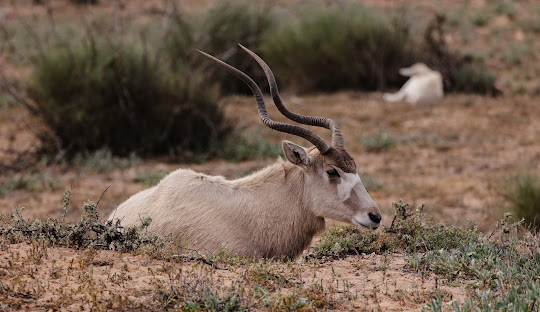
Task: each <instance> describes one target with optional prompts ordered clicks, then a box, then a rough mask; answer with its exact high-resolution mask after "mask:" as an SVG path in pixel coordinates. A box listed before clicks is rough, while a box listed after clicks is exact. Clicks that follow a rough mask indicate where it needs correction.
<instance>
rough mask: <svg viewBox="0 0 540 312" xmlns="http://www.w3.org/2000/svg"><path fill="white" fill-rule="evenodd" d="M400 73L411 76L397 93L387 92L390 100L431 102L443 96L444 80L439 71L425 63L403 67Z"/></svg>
mask: <svg viewBox="0 0 540 312" xmlns="http://www.w3.org/2000/svg"><path fill="white" fill-rule="evenodd" d="M399 73H400V74H401V75H403V76H408V77H411V78H409V80H407V82H406V83H405V84H404V85H403V86H402V87H401V89H400V90H399V91H398V92H396V93H385V94H384V99H385V100H386V101H388V102H397V101H403V100H405V101H407V102H409V103H431V102H436V101H438V100H440V99H442V98H443V96H444V92H443V81H442V76H441V74H440V73H439V72H438V71H435V70H432V69H431V68H429V67H427V66H426V65H425V64H423V63H416V64H414V65H413V66H411V67H406V68H401V69H400V70H399Z"/></svg>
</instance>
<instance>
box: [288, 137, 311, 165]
mask: <svg viewBox="0 0 540 312" xmlns="http://www.w3.org/2000/svg"><path fill="white" fill-rule="evenodd" d="M282 145H283V152H284V153H285V157H286V158H287V160H288V161H290V162H291V163H293V164H295V165H297V166H302V167H307V166H309V164H310V163H311V157H309V155H308V154H307V153H306V150H305V149H304V148H303V147H302V146H300V145H297V144H294V143H293V142H290V141H283V143H282Z"/></svg>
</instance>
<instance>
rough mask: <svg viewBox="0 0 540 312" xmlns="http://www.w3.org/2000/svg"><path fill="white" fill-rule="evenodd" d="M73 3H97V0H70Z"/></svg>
mask: <svg viewBox="0 0 540 312" xmlns="http://www.w3.org/2000/svg"><path fill="white" fill-rule="evenodd" d="M70 1H71V2H73V3H75V4H97V3H98V2H99V1H98V0H70Z"/></svg>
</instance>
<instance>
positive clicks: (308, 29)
mask: <svg viewBox="0 0 540 312" xmlns="http://www.w3.org/2000/svg"><path fill="white" fill-rule="evenodd" d="M280 24H282V25H283V26H282V27H279V28H277V29H275V30H274V31H272V32H271V33H269V35H268V39H267V40H265V41H264V42H263V45H262V51H263V55H264V57H265V58H266V60H267V63H269V64H271V65H272V68H273V69H275V72H276V73H277V77H283V78H281V80H283V79H288V81H287V82H289V83H290V84H292V85H294V86H295V87H297V88H299V89H301V90H317V91H334V90H338V89H347V88H354V89H363V90H374V89H383V88H385V87H386V86H389V85H392V86H397V85H399V84H400V83H401V82H402V81H403V80H402V78H401V77H399V76H398V70H399V68H400V67H402V66H404V65H405V64H412V63H413V62H414V57H413V56H414V53H413V50H412V48H411V47H410V46H409V43H410V40H409V39H410V38H409V33H408V28H407V26H406V25H405V23H404V22H403V21H401V20H399V19H397V18H391V17H388V16H384V15H382V14H380V13H379V12H377V11H374V10H373V9H368V8H366V7H364V6H361V5H353V4H350V5H332V6H325V5H316V6H301V7H300V8H299V12H298V14H297V15H294V16H291V17H290V18H289V19H288V20H285V21H284V22H281V23H280Z"/></svg>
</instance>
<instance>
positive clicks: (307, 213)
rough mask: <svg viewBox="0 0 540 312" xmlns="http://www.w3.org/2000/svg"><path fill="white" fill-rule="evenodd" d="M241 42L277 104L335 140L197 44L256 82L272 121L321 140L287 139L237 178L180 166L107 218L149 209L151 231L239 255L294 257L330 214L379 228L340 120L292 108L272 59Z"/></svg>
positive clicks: (129, 219) (135, 217)
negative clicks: (267, 99) (269, 161)
mask: <svg viewBox="0 0 540 312" xmlns="http://www.w3.org/2000/svg"><path fill="white" fill-rule="evenodd" d="M241 47H242V48H243V49H244V50H245V51H246V52H247V53H249V54H250V55H251V56H252V57H253V58H254V59H255V60H256V61H257V62H258V63H259V65H260V66H261V67H262V68H263V69H264V71H265V74H266V77H267V79H268V82H269V84H270V93H271V95H272V98H273V100H274V103H275V104H276V106H277V107H278V109H279V111H280V112H281V113H282V114H283V115H285V116H286V117H287V118H289V119H291V120H293V121H296V122H298V123H300V124H305V125H310V126H318V127H323V128H326V129H329V130H331V131H332V145H331V146H329V145H328V144H327V143H326V142H325V140H324V139H323V138H321V137H320V136H319V135H317V134H316V133H315V132H313V131H311V130H309V129H307V128H304V127H302V126H298V125H292V124H287V123H281V122H276V121H274V120H272V119H270V117H269V116H268V112H267V110H266V106H265V103H264V99H263V95H262V92H261V90H260V89H259V87H258V86H257V84H255V82H253V80H252V79H251V78H250V77H249V76H247V75H246V74H244V73H243V72H241V71H239V70H238V69H236V68H234V67H232V66H230V65H228V64H226V63H224V62H222V61H220V60H218V59H216V58H214V57H212V56H210V55H208V54H206V53H204V52H201V51H199V52H201V53H202V54H204V55H205V56H207V57H209V58H210V59H212V60H213V61H215V62H216V63H218V64H219V65H221V66H223V67H224V68H225V69H227V70H228V71H230V72H231V73H233V74H234V75H236V76H237V77H239V78H240V79H242V80H243V81H244V82H245V83H246V84H247V85H248V86H249V87H250V88H251V91H252V92H253V94H254V95H255V98H256V102H257V108H258V111H259V115H260V117H261V120H262V122H263V123H264V124H265V125H266V126H268V127H270V128H271V129H274V130H277V131H280V132H285V133H289V134H292V135H296V136H299V137H302V138H304V139H306V140H308V141H309V142H311V143H312V144H314V145H315V146H314V147H311V148H308V149H306V148H303V147H301V146H299V145H296V144H294V143H292V142H289V141H283V151H284V153H285V158H286V160H278V162H277V163H275V164H273V165H270V166H268V167H266V168H264V169H262V170H260V171H258V172H255V173H253V174H251V175H249V176H246V177H243V178H240V179H237V180H232V181H231V180H226V179H225V178H223V177H221V176H209V175H206V174H202V173H198V172H195V171H192V170H187V169H178V170H176V171H174V172H172V173H170V174H169V175H168V176H166V177H165V178H163V180H161V182H159V184H157V185H156V186H154V187H152V188H149V189H146V190H143V191H141V192H139V193H137V194H135V195H133V196H132V197H131V198H129V199H128V200H126V201H125V202H124V203H122V204H121V205H120V206H118V208H117V209H116V210H115V211H113V212H112V213H111V215H110V216H109V220H120V222H121V224H122V225H123V226H128V225H133V224H137V223H139V222H140V220H141V218H145V217H150V218H152V222H151V223H150V226H149V228H148V229H149V231H151V232H153V233H157V234H161V235H169V234H172V236H173V237H176V238H177V239H178V240H179V242H180V243H181V244H182V245H183V246H186V247H187V248H190V249H195V250H198V251H200V252H202V253H206V254H216V253H219V252H221V251H228V252H229V253H231V254H238V255H240V256H248V257H253V256H255V257H267V258H269V257H285V258H289V259H291V258H295V257H296V256H298V255H299V254H300V253H301V252H302V251H303V250H304V249H305V248H306V247H308V246H309V244H310V242H311V240H312V238H313V236H314V235H315V234H316V233H317V232H320V231H322V230H324V228H325V221H324V218H325V217H327V218H331V219H334V220H338V221H342V222H347V223H352V224H353V225H355V226H356V227H357V228H369V229H375V228H377V227H378V226H379V225H380V222H381V218H382V217H381V213H380V210H379V208H378V207H377V205H376V204H375V202H374V201H373V200H372V199H371V197H370V196H369V194H368V192H367V191H366V189H365V187H364V185H363V184H362V181H361V180H360V177H359V176H358V174H357V173H356V164H355V162H354V159H353V158H352V157H351V156H350V155H349V153H347V151H346V150H345V147H344V145H343V135H342V134H341V131H340V129H339V128H338V126H337V125H336V123H335V122H334V121H332V120H331V119H328V118H324V117H311V116H303V115H298V114H295V113H293V112H291V111H289V110H288V109H287V108H286V107H285V106H284V105H283V103H282V101H281V99H280V97H279V93H278V89H277V84H276V80H275V78H274V75H273V73H272V71H271V70H270V68H269V67H268V65H266V63H265V62H264V61H263V60H262V59H260V58H259V57H258V56H257V55H256V54H255V53H253V52H251V51H250V50H248V49H246V48H244V47H243V46H241Z"/></svg>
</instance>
